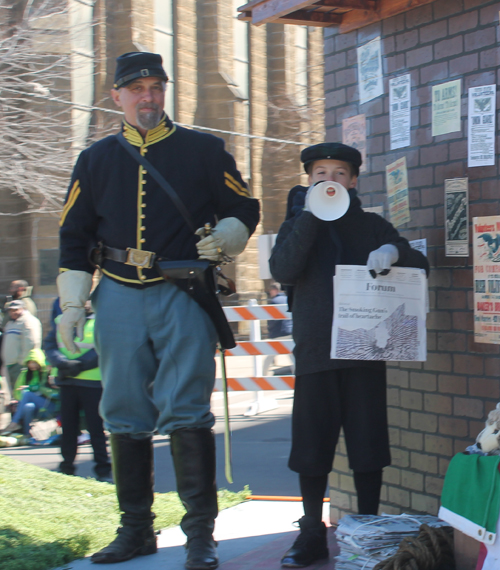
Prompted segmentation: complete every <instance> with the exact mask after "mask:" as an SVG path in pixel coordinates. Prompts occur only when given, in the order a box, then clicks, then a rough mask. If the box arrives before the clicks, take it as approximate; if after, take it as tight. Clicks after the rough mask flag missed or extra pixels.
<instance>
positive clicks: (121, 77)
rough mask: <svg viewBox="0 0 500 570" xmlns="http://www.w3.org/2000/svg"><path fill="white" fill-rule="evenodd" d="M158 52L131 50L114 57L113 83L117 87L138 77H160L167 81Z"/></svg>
mask: <svg viewBox="0 0 500 570" xmlns="http://www.w3.org/2000/svg"><path fill="white" fill-rule="evenodd" d="M162 63H163V60H162V59H161V55H160V54H159V53H148V52H142V51H131V52H129V53H124V54H123V55H120V56H119V57H117V58H116V72H115V84H114V85H113V87H114V88H115V89H119V88H120V87H123V86H124V85H127V83H130V82H131V81H134V79H138V78H139V77H160V78H161V79H164V80H165V81H168V75H167V74H166V73H165V70H164V69H163V65H162Z"/></svg>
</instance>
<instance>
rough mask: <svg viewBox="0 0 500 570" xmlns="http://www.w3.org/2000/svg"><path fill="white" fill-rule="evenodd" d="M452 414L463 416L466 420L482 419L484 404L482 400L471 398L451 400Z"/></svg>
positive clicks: (456, 397)
mask: <svg viewBox="0 0 500 570" xmlns="http://www.w3.org/2000/svg"><path fill="white" fill-rule="evenodd" d="M453 408H454V410H453V413H454V415H455V416H465V417H467V418H476V419H478V418H482V417H484V404H483V402H482V400H478V399H472V398H459V397H458V396H455V397H454V398H453Z"/></svg>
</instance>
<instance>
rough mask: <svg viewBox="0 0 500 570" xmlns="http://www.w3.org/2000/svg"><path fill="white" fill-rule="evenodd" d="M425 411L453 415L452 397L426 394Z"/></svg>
mask: <svg viewBox="0 0 500 570" xmlns="http://www.w3.org/2000/svg"><path fill="white" fill-rule="evenodd" d="M424 411H426V412H432V413H436V414H446V415H450V414H451V413H452V401H451V398H450V396H443V395H442V394H424Z"/></svg>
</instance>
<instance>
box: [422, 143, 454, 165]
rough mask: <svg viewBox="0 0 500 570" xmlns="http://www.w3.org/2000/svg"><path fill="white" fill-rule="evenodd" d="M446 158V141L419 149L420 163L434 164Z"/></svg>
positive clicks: (444, 160)
mask: <svg viewBox="0 0 500 570" xmlns="http://www.w3.org/2000/svg"><path fill="white" fill-rule="evenodd" d="M447 160H448V143H444V144H436V145H433V146H429V147H424V148H421V149H420V164H421V165H422V166H424V165H426V164H436V163H438V162H446V161H447Z"/></svg>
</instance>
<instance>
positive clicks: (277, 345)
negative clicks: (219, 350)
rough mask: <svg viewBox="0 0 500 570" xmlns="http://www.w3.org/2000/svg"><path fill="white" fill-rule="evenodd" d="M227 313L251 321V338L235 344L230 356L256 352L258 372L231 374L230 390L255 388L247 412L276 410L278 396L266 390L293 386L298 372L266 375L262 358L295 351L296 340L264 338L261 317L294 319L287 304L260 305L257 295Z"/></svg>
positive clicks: (217, 383) (218, 382)
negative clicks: (268, 394)
mask: <svg viewBox="0 0 500 570" xmlns="http://www.w3.org/2000/svg"><path fill="white" fill-rule="evenodd" d="M224 313H225V314H226V318H227V320H228V321H229V322H238V321H249V324H250V340H249V341H242V342H238V343H237V345H236V347H235V348H232V349H230V350H226V356H253V357H254V361H253V362H254V375H253V376H249V377H242V378H231V377H228V378H227V386H228V390H229V391H251V392H254V393H255V400H254V401H253V402H252V404H251V405H250V408H249V409H248V410H247V412H246V413H245V415H246V416H253V415H255V414H258V413H260V412H264V411H267V410H272V409H275V408H277V407H278V405H277V403H276V400H274V399H273V398H269V397H264V394H265V393H266V392H268V391H272V390H293V388H294V386H295V376H292V375H290V376H264V375H263V373H262V368H263V366H262V361H263V358H264V357H266V356H267V357H269V356H278V355H283V354H291V353H292V351H293V347H294V342H293V340H291V339H290V340H288V339H283V340H273V339H270V340H262V339H261V334H260V321H261V320H262V321H270V320H283V319H290V318H291V314H290V313H289V312H288V308H287V306H286V305H257V301H256V300H255V299H251V300H250V301H249V302H248V305H247V306H244V307H243V306H241V307H224ZM221 389H222V380H221V379H220V378H217V379H216V381H215V390H216V391H220V390H221Z"/></svg>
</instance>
